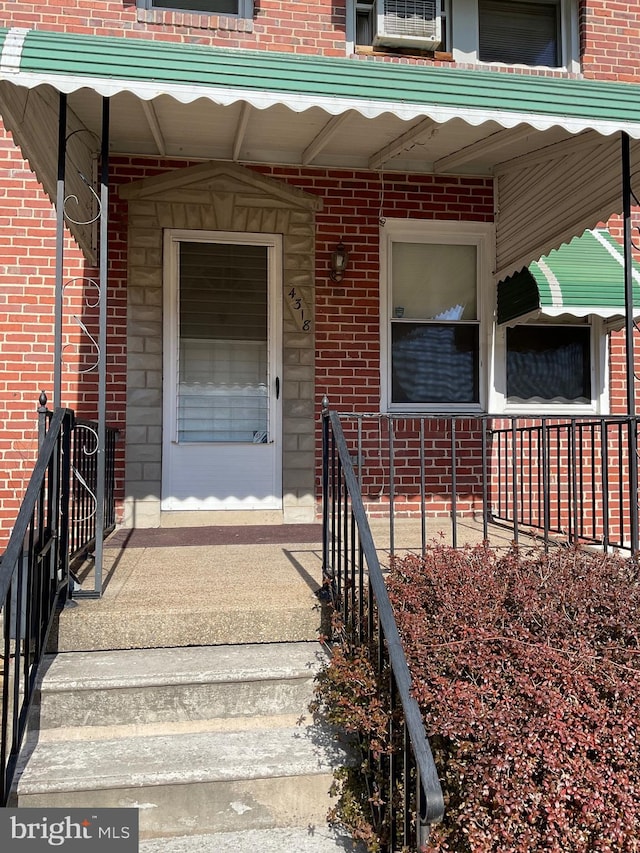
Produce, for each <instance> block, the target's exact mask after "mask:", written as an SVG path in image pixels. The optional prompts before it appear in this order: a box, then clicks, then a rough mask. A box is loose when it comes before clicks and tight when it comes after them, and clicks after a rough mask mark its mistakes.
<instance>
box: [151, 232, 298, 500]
mask: <svg viewBox="0 0 640 853" xmlns="http://www.w3.org/2000/svg"><path fill="white" fill-rule="evenodd" d="M281 249H282V247H281V238H280V236H279V235H274V234H241V233H236V232H233V233H226V232H209V231H178V230H170V231H167V232H165V246H164V251H165V303H164V381H163V387H164V424H163V458H162V509H163V510H211V509H216V510H217V509H223V510H229V509H280V508H281V506H282V459H281V454H282V449H281V418H280V408H281V405H280V376H281V370H280V368H281V349H282V343H281V313H280V311H281V308H280V305H281V299H280V298H279V294H280V292H281V289H282V288H281V286H280V282H281V275H282V273H281Z"/></svg>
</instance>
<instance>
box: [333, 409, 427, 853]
mask: <svg viewBox="0 0 640 853" xmlns="http://www.w3.org/2000/svg"><path fill="white" fill-rule="evenodd" d="M322 417H323V528H324V529H323V571H324V574H325V580H326V582H327V586H328V587H329V588H330V589H332V590H333V596H334V602H335V604H336V606H337V607H338V608H339V609H340V612H341V615H342V621H343V624H344V626H345V627H346V628H347V630H349V629H351V631H352V637H353V639H354V641H355V642H359V643H367V642H372V641H374V639H375V637H376V636H377V645H378V654H377V658H378V674H379V676H382V673H383V671H386V670H387V669H388V672H389V677H390V684H389V689H390V695H391V697H392V702H394V701H396V700H398V701H399V703H400V706H401V707H402V711H403V715H402V716H403V723H402V725H403V727H404V731H403V743H404V751H405V754H404V760H402V761H396V760H395V759H394V758H393V757H391V759H390V760H389V761H388V762H387V766H386V768H385V775H386V777H387V778H386V785H387V788H386V790H384V791H381V792H380V793H381V797H380V798H378V799H379V801H381V802H384V803H386V804H387V806H386V808H387V809H390V811H391V813H390V814H388V815H387V818H388V824H389V827H390V836H389V841H388V844H389V846H390V849H392V850H395V849H396V846H395V845H396V842H397V841H398V840H399V839H400V841H401V845H402V844H404V845H413V846H414V848H415V849H418V848H420V847H421V846H422V845H424V844H425V843H426V842H427V841H428V837H429V827H430V825H431V824H433V823H436V822H438V821H440V820H441V819H442V816H443V814H444V800H443V795H442V788H441V785H440V781H439V779H438V773H437V769H436V766H435V763H434V760H433V755H432V753H431V747H430V746H429V741H428V738H427V735H426V732H425V728H424V723H423V719H422V714H421V711H420V708H419V706H418V703H417V702H416V700H415V698H414V697H413V695H412V693H411V675H410V673H409V667H408V664H407V659H406V657H405V654H404V650H403V647H402V642H401V640H400V636H399V633H398V628H397V625H396V621H395V617H394V614H393V609H392V606H391V602H390V600H389V596H388V593H387V588H386V585H385V582H384V577H383V574H382V570H381V568H380V562H379V560H378V555H377V553H376V547H375V544H374V541H373V537H372V534H371V529H370V527H369V522H368V520H367V516H366V512H365V509H364V504H363V501H362V496H361V492H360V487H359V484H358V479H357V477H356V475H355V472H354V469H353V465H352V462H351V457H350V455H349V452H348V449H347V444H346V441H345V437H344V433H343V430H342V425H341V423H340V416H339V415H338V414H337V413H336V412H334V411H330V410H329V407H328V401H327V400H326V398H325V400H324V401H323V412H322ZM365 566H366V569H365ZM365 575H366V577H365ZM356 586H357V590H358V592H357V593H356ZM365 590H366V592H365ZM365 596H366V598H367V601H366V604H365V602H364V598H365ZM365 610H366V614H365ZM374 612H375V614H376V615H377V624H375V622H376V616H374ZM385 658H386V659H387V660H388V667H387V666H386V661H385ZM390 725H394V722H393V721H392V719H391V718H390ZM381 760H382V757H381ZM411 767H413V768H415V780H416V784H415V788H414V787H413V785H412V771H411V769H410V768H411ZM399 789H402V790H403V791H404V797H405V802H404V803H403V806H402V808H401V809H399V810H398V813H397V814H396V808H397V806H396V804H395V802H394V801H395V792H396V791H397V790H399ZM411 814H413V815H415V824H413V823H412V821H411V820H410V815H411ZM400 815H402V820H399V818H400ZM399 824H402V826H400V825H399Z"/></svg>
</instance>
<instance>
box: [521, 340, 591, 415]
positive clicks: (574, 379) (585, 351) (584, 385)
mask: <svg viewBox="0 0 640 853" xmlns="http://www.w3.org/2000/svg"><path fill="white" fill-rule="evenodd" d="M507 398H508V400H509V401H510V402H516V401H527V400H528V401H547V402H572V403H590V402H591V398H592V394H591V330H590V329H589V328H588V327H586V326H576V327H572V326H552V325H550V326H515V327H514V328H512V329H507Z"/></svg>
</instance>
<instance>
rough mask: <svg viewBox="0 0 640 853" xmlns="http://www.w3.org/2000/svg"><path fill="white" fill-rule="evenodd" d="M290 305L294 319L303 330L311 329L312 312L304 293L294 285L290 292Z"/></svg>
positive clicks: (308, 330)
mask: <svg viewBox="0 0 640 853" xmlns="http://www.w3.org/2000/svg"><path fill="white" fill-rule="evenodd" d="M288 296H289V305H290V307H291V311H292V313H293V319H294V320H295V321H296V325H297V327H298V328H299V329H300V331H301V332H310V331H311V312H310V311H309V308H308V307H307V305H306V303H305V301H304V299H303V297H302V295H301V294H300V293H299V292H298V291H297V290H296V288H295V287H292V288H291V290H290V291H289V293H288Z"/></svg>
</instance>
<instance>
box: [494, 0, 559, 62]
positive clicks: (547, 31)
mask: <svg viewBox="0 0 640 853" xmlns="http://www.w3.org/2000/svg"><path fill="white" fill-rule="evenodd" d="M561 20H562V19H561V14H560V3H559V0H541V2H537V3H530V2H520V0H516V2H514V0H478V55H479V59H480V60H481V61H482V62H505V63H507V64H509V65H546V66H548V67H549V68H556V67H558V66H559V65H561V64H562V47H561V45H562V29H561Z"/></svg>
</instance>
